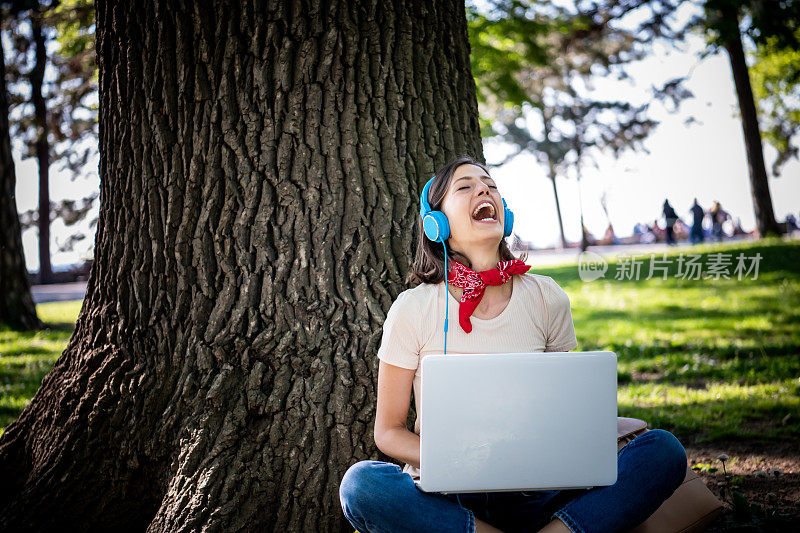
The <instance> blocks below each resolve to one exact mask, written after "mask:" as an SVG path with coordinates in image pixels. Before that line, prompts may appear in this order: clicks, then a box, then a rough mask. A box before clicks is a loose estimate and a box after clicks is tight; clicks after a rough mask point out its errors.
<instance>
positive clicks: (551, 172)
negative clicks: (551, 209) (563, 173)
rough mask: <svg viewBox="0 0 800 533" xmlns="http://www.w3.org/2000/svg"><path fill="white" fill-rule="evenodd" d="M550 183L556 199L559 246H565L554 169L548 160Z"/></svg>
mask: <svg viewBox="0 0 800 533" xmlns="http://www.w3.org/2000/svg"><path fill="white" fill-rule="evenodd" d="M550 183H552V184H553V198H555V199H556V214H557V215H558V232H559V237H561V248H562V249H564V248H566V247H567V239H566V237H564V220H563V219H562V218H561V203H560V202H559V201H558V189H557V188H556V169H555V166H554V165H553V163H552V162H550Z"/></svg>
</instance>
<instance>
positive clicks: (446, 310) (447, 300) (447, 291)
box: [442, 241, 450, 355]
mask: <svg viewBox="0 0 800 533" xmlns="http://www.w3.org/2000/svg"><path fill="white" fill-rule="evenodd" d="M442 246H444V355H447V319H448V318H450V312H449V311H450V285H449V284H448V283H447V274H448V272H449V271H448V270H447V246H445V244H444V241H442Z"/></svg>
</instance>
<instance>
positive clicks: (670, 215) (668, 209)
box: [662, 200, 678, 246]
mask: <svg viewBox="0 0 800 533" xmlns="http://www.w3.org/2000/svg"><path fill="white" fill-rule="evenodd" d="M662 212H663V213H664V219H665V220H666V227H665V230H666V232H667V245H669V246H675V235H674V228H675V223H676V222H677V221H678V214H677V213H676V212H675V210H674V209H673V208H672V206H671V205H669V200H664V208H663V210H662Z"/></svg>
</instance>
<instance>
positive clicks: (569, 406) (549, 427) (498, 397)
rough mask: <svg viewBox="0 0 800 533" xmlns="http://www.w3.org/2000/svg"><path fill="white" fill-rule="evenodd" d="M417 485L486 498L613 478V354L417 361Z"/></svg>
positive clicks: (605, 482)
mask: <svg viewBox="0 0 800 533" xmlns="http://www.w3.org/2000/svg"><path fill="white" fill-rule="evenodd" d="M421 411H422V423H421V426H420V438H421V444H420V446H421V449H420V480H419V482H418V483H419V488H420V489H422V490H424V491H427V492H490V491H523V490H544V489H548V490H555V489H576V488H590V487H597V486H605V485H613V484H614V483H616V481H617V355H616V354H615V353H614V352H547V353H512V354H469V355H465V354H456V355H431V356H428V357H426V358H424V359H423V360H422V394H421Z"/></svg>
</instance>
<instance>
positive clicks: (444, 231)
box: [422, 211, 450, 242]
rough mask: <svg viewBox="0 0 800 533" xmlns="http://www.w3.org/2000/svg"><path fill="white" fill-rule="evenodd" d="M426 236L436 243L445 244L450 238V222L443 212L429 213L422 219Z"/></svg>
mask: <svg viewBox="0 0 800 533" xmlns="http://www.w3.org/2000/svg"><path fill="white" fill-rule="evenodd" d="M422 227H423V228H424V229H425V236H426V237H428V239H430V240H432V241H434V242H444V241H446V240H447V239H448V238H449V237H450V222H448V220H447V216H446V215H445V214H444V213H442V212H441V211H428V212H427V213H426V214H425V217H424V218H423V219H422Z"/></svg>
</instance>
